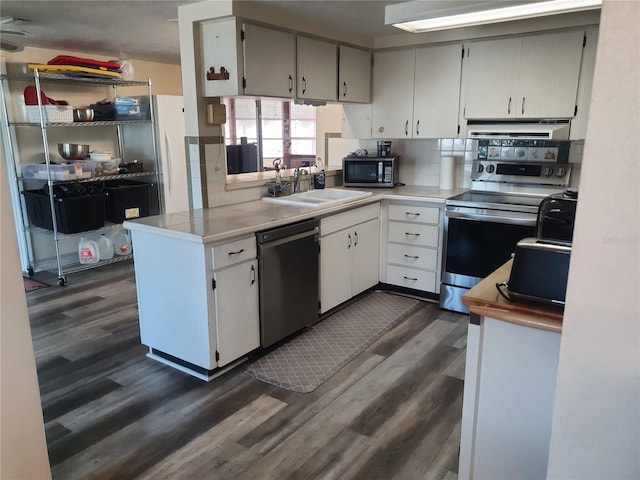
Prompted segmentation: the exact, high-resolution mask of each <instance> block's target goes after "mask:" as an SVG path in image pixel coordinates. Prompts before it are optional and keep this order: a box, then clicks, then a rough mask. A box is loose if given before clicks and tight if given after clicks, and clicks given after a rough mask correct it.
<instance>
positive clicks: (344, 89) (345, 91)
mask: <svg viewBox="0 0 640 480" xmlns="http://www.w3.org/2000/svg"><path fill="white" fill-rule="evenodd" d="M346 96H347V82H342V98H344V97H346Z"/></svg>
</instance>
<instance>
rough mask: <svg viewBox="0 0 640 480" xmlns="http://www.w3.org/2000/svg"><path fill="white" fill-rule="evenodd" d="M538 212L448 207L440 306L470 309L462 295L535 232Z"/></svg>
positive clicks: (498, 265) (501, 263) (459, 309)
mask: <svg viewBox="0 0 640 480" xmlns="http://www.w3.org/2000/svg"><path fill="white" fill-rule="evenodd" d="M535 227H536V214H533V213H522V212H507V211H502V210H487V209H478V208H469V207H447V210H446V213H445V222H444V234H445V252H444V255H443V259H444V260H443V262H444V266H443V272H444V273H443V277H442V285H441V289H440V306H441V307H442V308H446V309H448V310H454V311H457V312H465V313H467V312H468V311H469V310H468V309H467V307H465V306H464V305H463V304H462V295H464V294H465V293H466V292H467V291H468V290H469V289H470V288H471V287H473V286H474V285H476V284H477V283H479V282H480V281H481V280H482V279H483V278H485V277H487V276H488V275H489V274H491V273H492V272H493V271H495V270H496V269H497V268H498V267H500V266H501V265H503V264H504V263H505V262H506V261H507V260H509V259H510V258H511V254H512V253H513V252H514V251H515V248H516V244H517V243H518V242H519V241H520V240H522V239H523V238H526V237H532V236H535Z"/></svg>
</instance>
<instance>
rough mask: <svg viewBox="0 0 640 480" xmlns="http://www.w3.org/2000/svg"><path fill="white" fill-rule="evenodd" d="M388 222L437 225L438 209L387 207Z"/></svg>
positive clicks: (407, 206) (403, 206) (408, 206)
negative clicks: (397, 221) (398, 221)
mask: <svg viewBox="0 0 640 480" xmlns="http://www.w3.org/2000/svg"><path fill="white" fill-rule="evenodd" d="M389 220H400V221H402V222H412V223H432V224H434V225H438V224H439V223H440V209H439V208H437V207H415V206H411V205H389Z"/></svg>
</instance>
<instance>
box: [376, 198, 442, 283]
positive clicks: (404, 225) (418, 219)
mask: <svg viewBox="0 0 640 480" xmlns="http://www.w3.org/2000/svg"><path fill="white" fill-rule="evenodd" d="M382 212H383V221H384V225H385V228H384V232H383V235H384V239H385V245H383V248H382V262H381V263H382V265H383V267H382V272H381V273H382V275H381V276H380V277H381V280H382V281H383V282H384V283H388V284H390V285H397V286H400V287H406V288H411V289H414V290H420V291H424V292H430V293H437V292H438V291H439V289H440V271H441V268H440V265H441V259H442V216H443V212H442V207H441V206H440V205H438V204H429V203H423V202H415V201H406V202H396V201H393V202H391V201H389V202H383V206H382Z"/></svg>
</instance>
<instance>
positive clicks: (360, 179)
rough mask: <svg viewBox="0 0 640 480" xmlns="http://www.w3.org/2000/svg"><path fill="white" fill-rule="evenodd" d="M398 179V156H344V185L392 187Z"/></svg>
mask: <svg viewBox="0 0 640 480" xmlns="http://www.w3.org/2000/svg"><path fill="white" fill-rule="evenodd" d="M397 181H398V157H344V158H343V159H342V184H343V185H344V186H345V187H393V186H394V185H395V183H396V182H397Z"/></svg>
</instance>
